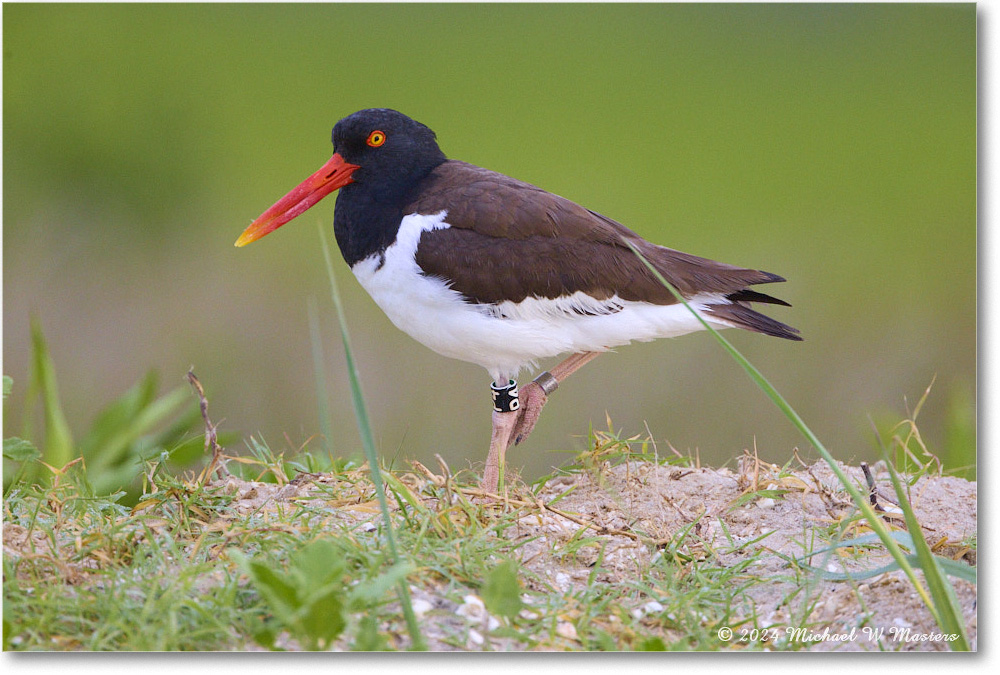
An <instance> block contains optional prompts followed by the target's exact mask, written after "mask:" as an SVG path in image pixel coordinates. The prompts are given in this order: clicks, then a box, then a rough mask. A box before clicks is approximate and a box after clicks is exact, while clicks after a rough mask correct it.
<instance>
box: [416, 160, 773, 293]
mask: <svg viewBox="0 0 1000 675" xmlns="http://www.w3.org/2000/svg"><path fill="white" fill-rule="evenodd" d="M419 193H420V195H421V196H420V198H419V199H417V200H414V201H413V202H412V203H411V204H410V205H409V207H408V208H407V210H406V213H414V212H417V213H437V212H440V211H441V210H447V212H448V215H447V222H448V223H449V225H451V227H450V228H448V229H443V230H434V231H431V232H425V233H424V234H423V235H422V237H421V239H420V243H419V246H418V248H417V253H416V262H417V264H418V265H419V266H420V268H421V269H422V270H423V271H424V272H425V273H426V274H428V275H433V276H438V277H442V278H444V279H447V280H448V281H449V282H450V283H451V285H452V288H454V289H455V290H457V291H459V292H460V293H462V294H463V295H464V296H466V297H467V298H469V299H470V300H471V301H474V302H481V303H497V302H501V301H503V300H513V301H515V302H519V301H521V300H523V299H524V298H526V297H528V296H536V297H543V298H554V297H558V296H561V295H567V294H571V293H574V292H576V291H583V292H585V293H587V294H589V295H591V296H593V297H595V298H597V299H606V298H609V297H611V296H612V295H615V294H617V295H618V296H619V297H620V298H623V299H625V300H644V301H646V302H652V303H655V304H662V305H667V304H673V303H675V302H676V299H675V298H674V296H673V295H672V294H671V293H670V291H669V290H668V289H666V288H664V287H663V285H662V284H661V283H660V282H659V280H657V279H656V277H655V276H654V275H653V274H652V273H651V272H650V271H649V269H648V268H647V267H646V266H645V265H644V264H643V263H642V261H640V260H639V259H638V258H637V257H636V256H635V254H634V253H633V252H632V251H631V249H629V248H628V246H627V245H626V244H625V243H624V242H625V241H626V240H627V241H629V242H631V243H632V244H633V245H635V246H636V248H638V249H639V250H640V251H641V252H642V253H643V255H644V256H645V257H646V258H647V259H648V260H649V261H650V262H651V263H652V264H653V265H654V266H655V267H656V268H657V270H658V271H659V272H660V273H661V274H662V275H663V276H664V277H665V278H666V279H667V280H668V281H670V283H671V284H673V285H674V286H675V287H676V288H677V289H678V290H679V291H680V292H681V294H682V295H684V296H685V297H691V296H693V295H696V294H698V293H705V292H710V293H722V294H725V295H728V294H732V293H744V294H752V295H753V297H752V298H751V297H749V295H747V296H745V297H743V298H738V299H740V300H754V301H757V302H768V301H773V302H778V303H781V301H780V300H775V299H774V298H771V297H770V296H767V295H764V294H762V293H756V292H754V291H748V290H746V287H747V286H750V285H753V284H761V283H769V282H773V281H784V279H782V278H781V277H779V276H777V275H774V274H770V273H768V272H760V271H757V270H750V269H744V268H740V267H734V266H732V265H726V264H724V263H719V262H715V261H712V260H708V259H706V258H700V257H698V256H694V255H690V254H687V253H681V252H680V251H674V250H672V249H669V248H665V247H663V246H656V245H655V244H651V243H649V242H647V241H646V240H644V239H642V238H641V237H640V236H639V235H637V234H636V233H634V232H632V231H631V230H629V229H628V228H627V227H625V226H624V225H622V224H620V223H618V222H615V221H614V220H611V219H610V218H606V217H604V216H602V215H600V214H598V213H594V212H593V211H589V210H588V209H585V208H583V207H581V206H579V205H577V204H574V203H573V202H571V201H569V200H568V199H564V198H562V197H559V196H558V195H554V194H551V193H549V192H545V191H544V190H541V189H539V188H537V187H535V186H533V185H529V184H528V183H523V182H521V181H518V180H515V179H513V178H510V177H508V176H504V175H503V174H499V173H496V172H493V171H489V170H487V169H482V168H479V167H476V166H473V165H471V164H466V163H465V162H458V161H454V160H449V161H447V162H445V163H444V164H442V165H441V166H439V167H438V168H437V169H435V170H434V171H433V172H432V173H431V174H430V175H429V176H428V177H427V179H425V181H424V182H423V183H422V184H421V186H420V190H419ZM781 304H784V303H781Z"/></svg>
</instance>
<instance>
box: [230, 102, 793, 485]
mask: <svg viewBox="0 0 1000 675" xmlns="http://www.w3.org/2000/svg"><path fill="white" fill-rule="evenodd" d="M332 141H333V150H334V153H333V156H332V157H331V158H330V159H329V161H327V162H326V163H325V164H324V165H323V166H322V167H321V168H320V169H319V170H318V171H316V172H315V173H314V174H312V175H311V176H309V178H307V179H306V180H304V181H303V182H302V183H301V184H299V185H298V186H297V187H295V188H294V189H292V190H291V191H290V192H289V193H288V194H287V195H285V196H284V197H282V198H281V199H279V200H278V201H277V202H275V203H274V205H273V206H271V207H270V208H268V209H267V210H266V211H264V212H263V213H262V214H261V215H260V216H259V217H258V218H257V219H256V220H254V221H253V222H252V223H251V224H250V225H249V226H248V227H247V228H246V229H245V230H244V231H243V233H242V234H241V235H240V237H239V238H238V239H237V241H236V246H245V245H246V244H249V243H251V242H253V241H256V240H257V239H260V238H261V237H263V236H265V235H267V234H269V233H270V232H273V231H274V230H276V229H277V228H279V227H281V226H282V225H284V224H285V223H287V222H289V221H290V220H292V219H294V218H296V217H298V216H300V215H301V214H302V213H304V212H305V211H306V210H308V209H310V208H312V207H313V206H315V205H316V204H317V203H318V202H319V201H320V200H322V199H323V198H324V197H326V196H328V195H329V194H331V193H333V192H334V191H337V190H339V194H338V196H337V203H336V207H335V210H334V216H333V230H334V234H335V237H336V241H337V245H338V246H339V248H340V252H341V254H342V255H343V258H344V261H345V262H346V263H347V265H348V266H349V267H350V268H351V271H352V272H353V273H354V276H355V277H356V278H357V280H358V282H360V284H361V286H362V287H363V288H364V289H365V290H366V291H367V292H368V293H369V295H370V296H371V297H372V299H373V300H374V301H375V303H376V304H377V305H378V306H379V307H380V308H381V309H382V310H383V311H384V312H385V314H386V315H387V316H388V318H389V319H390V321H392V323H393V324H395V325H396V327H398V328H399V329H401V330H402V331H403V332H404V333H407V334H409V335H410V336H411V337H413V338H414V339H416V340H417V341H418V342H420V343H422V344H423V345H425V346H427V347H429V348H430V349H432V350H434V351H435V352H437V353H439V354H442V355H444V356H447V357H451V358H455V359H459V360H462V361H466V362H471V363H474V364H478V365H479V366H482V367H483V368H485V369H486V370H487V372H488V373H489V375H490V377H491V378H492V380H493V381H492V383H491V385H490V388H491V397H492V403H493V411H492V432H491V435H490V447H489V452H488V454H487V458H486V464H485V467H484V469H483V477H482V479H481V482H480V486H481V489H482V491H483V493H485V494H487V495H493V496H497V492H498V490H499V486H500V479H501V477H502V476H503V471H504V460H505V453H506V451H507V450H508V448H509V446H510V445H512V444H516V443H520V442H522V441H523V440H524V439H525V438H527V437H528V435H529V434H530V433H531V431H532V430H533V429H534V427H535V424H536V422H537V421H538V418H539V415H540V414H541V410H542V408H543V406H544V405H545V404H546V402H547V401H548V397H549V396H550V395H551V394H552V393H553V392H554V391H555V390H556V388H557V387H558V386H559V385H560V384H561V383H562V382H564V381H565V380H566V378H568V377H569V376H570V375H571V374H572V373H574V372H575V371H576V370H578V369H579V368H581V367H582V366H583V365H585V364H586V363H588V362H590V361H591V360H593V359H594V358H595V357H596V356H598V355H599V354H601V353H602V352H606V351H608V350H611V349H613V348H615V347H619V346H622V345H626V344H628V343H630V342H633V341H649V340H653V339H657V338H666V337H676V336H679V335H683V334H686V333H692V332H695V331H699V330H703V329H704V325H703V324H702V322H701V321H699V319H698V317H696V316H695V315H694V313H693V312H692V309H693V310H694V311H696V312H697V313H698V315H699V316H700V317H701V318H703V319H704V320H705V321H707V322H708V323H709V324H711V325H712V327H714V328H716V329H721V328H741V329H745V330H748V331H753V332H756V333H762V334H764V335H769V336H774V337H779V338H784V339H787V340H801V339H802V338H801V336H800V335H799V331H798V330H797V329H795V328H792V327H791V326H788V325H786V324H784V323H781V322H780V321H777V320H775V319H772V318H770V317H768V316H766V315H764V314H762V313H760V312H758V311H756V310H755V309H753V308H752V307H751V303H768V304H772V305H784V306H790V305H789V304H788V303H787V302H785V301H783V300H780V299H778V298H775V297H772V296H770V295H767V294H764V293H761V292H760V291H757V290H753V289H752V288H751V287H752V286H756V285H758V284H769V283H775V282H782V281H785V279H784V278H782V277H780V276H778V275H777V274H772V273H770V272H764V271H760V270H755V269H747V268H743V267H737V266H734V265H729V264H725V263H721V262H715V261H713V260H710V259H707V258H702V257H699V256H695V255H691V254H688V253H683V252H680V251H677V250H673V249H670V248H666V247H664V246H659V245H657V244H653V243H650V242H648V241H646V240H645V239H643V238H642V237H640V236H639V235H638V234H636V233H635V232H633V231H632V230H630V229H628V228H627V227H625V226H624V225H622V224H621V223H618V222H617V221H615V220H612V219H611V218H608V217H606V216H604V215H601V214H600V213H597V212H595V211H592V210H590V209H587V208H585V207H583V206H580V205H578V204H576V203H574V202H572V201H570V200H569V199H566V198H563V197H560V196H558V195H556V194H553V193H551V192H547V191H545V190H543V189H541V188H538V187H535V186H534V185H531V184H529V183H525V182H522V181H519V180H517V179H514V178H511V177H509V176H506V175H504V174H501V173H497V172H495V171H491V170H489V169H484V168H481V167H478V166H475V165H473V164H469V163H466V162H462V161H459V160H455V159H449V158H447V157H446V156H445V154H444V152H443V151H442V150H441V149H440V147H439V145H438V142H437V136H436V134H435V133H434V132H433V131H432V130H431V129H430V128H429V127H427V126H425V125H424V124H421V123H420V122H417V121H416V120H413V119H411V118H410V117H408V116H406V115H404V114H403V113H401V112H398V111H396V110H392V109H388V108H369V109H365V110H360V111H358V112H355V113H353V114H351V115H348V116H347V117H344V118H343V119H341V120H340V121H338V122H337V123H336V125H335V126H334V127H333V133H332ZM636 251H638V252H639V253H641V255H642V257H643V258H645V259H646V260H647V261H648V262H649V263H650V265H652V267H653V268H655V269H656V271H657V272H659V274H660V275H662V277H663V278H664V279H666V280H667V281H668V282H669V283H670V284H671V285H672V286H673V287H674V289H676V291H677V292H678V293H679V294H680V295H681V296H682V297H683V298H684V300H685V302H686V304H685V303H681V302H679V301H678V299H677V297H676V296H675V295H674V293H673V292H672V291H671V290H670V289H669V288H667V287H666V286H665V285H664V284H663V283H662V282H661V281H660V279H658V278H657V275H656V274H654V273H653V272H652V271H651V270H650V269H649V267H648V266H647V265H646V263H645V262H644V261H643V260H642V259H641V258H640V257H639V256H637V255H636ZM689 307H690V308H691V309H689ZM563 354H568V356H567V357H566V358H565V359H564V360H563V361H561V362H560V363H558V365H556V366H555V367H553V368H551V369H550V370H546V371H543V372H542V373H541V374H539V375H538V376H537V377H536V378H535V379H533V380H532V381H531V382H529V383H528V384H526V385H524V386H519V384H518V382H517V378H518V377H519V375H520V373H521V371H523V370H525V369H534V368H536V367H537V364H538V362H539V361H540V360H542V359H545V358H549V357H554V356H559V355H563Z"/></svg>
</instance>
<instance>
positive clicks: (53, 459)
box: [25, 319, 76, 469]
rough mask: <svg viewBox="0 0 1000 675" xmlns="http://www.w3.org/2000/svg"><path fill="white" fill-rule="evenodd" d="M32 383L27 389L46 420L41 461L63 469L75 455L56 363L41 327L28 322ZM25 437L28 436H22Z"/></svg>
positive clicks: (35, 322)
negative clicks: (37, 398)
mask: <svg viewBox="0 0 1000 675" xmlns="http://www.w3.org/2000/svg"><path fill="white" fill-rule="evenodd" d="M31 344H32V347H33V349H32V357H33V361H34V363H33V368H32V378H31V379H32V383H31V387H30V390H31V391H33V392H35V391H37V392H38V393H39V394H40V395H41V398H42V407H43V409H44V418H45V447H44V448H43V450H42V461H43V462H45V463H46V464H48V465H49V466H52V467H55V468H57V469H58V468H62V467H64V466H66V465H67V464H69V462H70V461H71V460H72V459H73V457H74V455H75V454H76V453H75V450H74V445H73V434H72V433H71V432H70V430H69V424H68V423H67V422H66V416H65V415H64V414H63V410H62V404H61V403H60V402H59V388H58V386H57V385H56V370H55V364H53V362H52V356H51V355H50V354H49V348H48V345H47V344H46V342H45V336H44V335H43V334H42V326H41V324H40V323H39V322H38V321H37V320H36V319H33V320H32V322H31ZM25 438H28V435H27V434H26V435H25Z"/></svg>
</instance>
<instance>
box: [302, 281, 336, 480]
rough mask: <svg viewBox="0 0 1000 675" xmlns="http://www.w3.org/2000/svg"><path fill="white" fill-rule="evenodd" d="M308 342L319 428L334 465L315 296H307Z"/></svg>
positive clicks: (328, 405) (331, 463) (331, 431)
mask: <svg viewBox="0 0 1000 675" xmlns="http://www.w3.org/2000/svg"><path fill="white" fill-rule="evenodd" d="M308 310H309V342H310V344H311V345H312V355H313V373H314V375H315V379H316V401H317V403H318V405H319V428H320V431H321V432H322V433H323V447H324V448H326V453H327V455H328V456H329V457H330V466H334V461H333V423H332V422H331V420H330V400H329V398H328V397H327V386H326V369H325V368H324V367H323V364H324V363H325V362H326V359H325V357H324V355H323V340H322V337H321V334H320V329H319V309H318V308H317V307H316V298H314V297H312V296H309V302H308Z"/></svg>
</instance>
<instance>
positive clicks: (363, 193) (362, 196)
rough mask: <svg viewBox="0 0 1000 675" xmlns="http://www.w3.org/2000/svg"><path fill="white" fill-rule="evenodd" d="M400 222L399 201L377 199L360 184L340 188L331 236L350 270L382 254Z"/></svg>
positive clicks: (400, 202) (389, 243) (394, 235)
mask: <svg viewBox="0 0 1000 675" xmlns="http://www.w3.org/2000/svg"><path fill="white" fill-rule="evenodd" d="M402 219H403V202H402V201H401V200H398V199H394V200H388V201H387V200H381V199H378V198H377V197H376V196H375V195H374V194H372V191H371V190H366V189H364V186H362V185H360V184H352V185H347V186H345V187H343V188H341V190H340V194H339V195H337V208H336V210H335V211H334V214H333V232H334V235H335V236H336V237H337V245H338V246H339V247H340V253H341V255H343V256H344V260H345V261H346V262H347V264H348V265H350V266H351V267H354V265H355V263H358V262H360V261H362V260H364V259H365V258H368V257H369V256H372V255H374V254H377V253H381V252H383V251H385V249H387V248H388V247H389V246H390V245H391V244H392V242H393V240H394V239H395V238H396V232H397V231H398V230H399V223H400V221H401V220H402Z"/></svg>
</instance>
